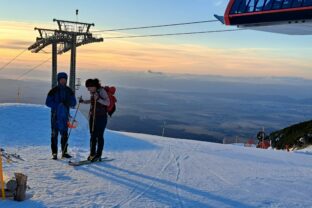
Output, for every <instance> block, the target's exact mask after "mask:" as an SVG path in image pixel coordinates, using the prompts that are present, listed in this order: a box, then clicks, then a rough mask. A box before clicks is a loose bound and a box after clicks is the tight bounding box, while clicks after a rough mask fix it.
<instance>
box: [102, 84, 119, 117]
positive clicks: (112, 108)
mask: <svg viewBox="0 0 312 208" xmlns="http://www.w3.org/2000/svg"><path fill="white" fill-rule="evenodd" d="M104 90H105V91H106V93H107V95H108V98H109V101H110V104H109V106H107V114H108V115H109V116H110V117H112V115H113V113H114V112H115V111H116V103H117V99H116V97H115V93H116V87H109V86H105V87H104Z"/></svg>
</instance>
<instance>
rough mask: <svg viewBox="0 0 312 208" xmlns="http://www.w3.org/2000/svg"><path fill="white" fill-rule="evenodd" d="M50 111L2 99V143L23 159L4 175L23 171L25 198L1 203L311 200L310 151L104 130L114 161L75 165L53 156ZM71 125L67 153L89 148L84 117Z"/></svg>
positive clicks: (303, 203)
mask: <svg viewBox="0 0 312 208" xmlns="http://www.w3.org/2000/svg"><path fill="white" fill-rule="evenodd" d="M49 115H50V111H49V109H48V108H45V107H43V106H37V105H15V104H6V105H0V145H1V147H5V148H6V149H7V150H8V151H11V152H18V153H19V154H20V155H21V156H22V157H24V158H25V159H26V161H25V162H19V163H14V164H12V163H11V164H7V163H5V164H4V170H5V172H6V174H8V175H12V173H13V172H23V173H25V174H26V175H28V184H29V186H30V187H31V189H30V190H29V191H28V200H27V201H24V202H20V203H17V202H14V201H9V200H8V201H0V207H1V208H2V207H3V208H4V207H5V208H10V207H26V208H27V207H31V208H34V207H84V208H85V207H105V208H107V207H132V208H137V207H194V208H195V207H196V208H200V207H311V206H312V199H311V193H312V186H311V181H312V157H311V155H309V154H297V153H287V152H281V151H272V150H269V151H268V150H258V149H255V148H244V147H239V146H233V145H221V144H213V143H204V142H196V141H187V140H178V139H170V138H162V137H157V136H150V135H142V134H132V133H122V132H113V131H107V132H106V134H105V155H106V156H108V157H110V158H114V159H115V160H114V161H112V162H109V163H96V164H92V165H88V166H83V167H77V168H73V167H70V166H68V165H67V161H65V160H58V161H53V160H51V159H50V154H51V153H50V147H49V145H50V124H49V122H50V118H49ZM78 118H79V123H80V125H79V128H78V129H75V130H74V131H73V132H72V136H71V138H70V152H71V153H72V154H73V155H74V157H75V158H76V159H82V158H85V157H86V156H87V155H88V145H89V135H88V128H87V121H86V120H85V119H84V118H83V117H82V116H81V115H79V116H78Z"/></svg>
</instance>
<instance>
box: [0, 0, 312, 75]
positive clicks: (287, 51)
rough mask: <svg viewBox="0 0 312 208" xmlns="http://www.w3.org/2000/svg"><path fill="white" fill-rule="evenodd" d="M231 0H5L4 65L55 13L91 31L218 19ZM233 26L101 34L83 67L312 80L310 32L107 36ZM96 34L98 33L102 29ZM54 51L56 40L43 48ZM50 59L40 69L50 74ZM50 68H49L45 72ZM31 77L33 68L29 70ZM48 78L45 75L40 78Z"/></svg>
mask: <svg viewBox="0 0 312 208" xmlns="http://www.w3.org/2000/svg"><path fill="white" fill-rule="evenodd" d="M227 3H228V0H170V1H169V0H157V1H155V0H127V1H125V0H93V1H86V0H66V1H64V0H63V1H61V0H27V1H22V0H0V4H1V7H0V25H1V27H0V67H1V66H2V65H3V64H5V63H7V62H8V61H9V60H11V59H12V58H13V57H14V56H16V55H17V54H18V53H20V52H21V51H22V50H23V49H25V48H27V47H28V46H30V45H31V44H32V43H33V42H35V40H36V37H37V36H38V32H37V31H34V27H42V28H56V26H57V25H56V23H54V22H53V21H52V20H53V18H57V19H66V20H76V16H75V10H76V9H79V16H78V20H79V21H82V22H90V23H95V27H94V28H92V29H93V30H103V29H111V28H124V27H136V26H148V25H158V24H170V23H180V22H191V21H202V20H211V19H214V17H213V15H214V14H219V15H223V13H224V11H225V8H226V5H227ZM223 29H235V28H233V27H226V26H224V25H222V24H221V23H218V22H216V23H209V24H198V25H189V26H179V27H171V28H169V27H168V28H158V29H149V30H136V31H123V32H122V33H112V32H110V33H104V34H103V33H101V34H100V35H101V36H102V37H103V38H104V42H103V43H96V44H89V45H85V46H81V47H80V48H78V50H77V53H78V56H77V70H78V74H79V71H82V72H86V71H90V70H91V71H99V73H100V71H103V70H113V71H126V72H146V71H148V70H152V71H156V72H163V73H170V74H196V75H221V76H242V77H247V76H281V77H285V76H286V77H304V78H308V79H312V64H311V61H310V59H311V58H310V54H311V52H312V39H311V36H289V35H282V34H273V33H265V32H258V31H238V32H225V33H217V34H201V35H192V36H169V37H161V38H160V37H157V38H156V37H153V38H137V39H122V40H117V39H111V40H109V39H107V40H105V38H106V37H114V36H124V35H139V34H158V33H174V32H192V31H205V30H223ZM97 34H98V33H97ZM44 51H45V52H50V51H51V46H49V47H47V48H45V49H44ZM50 56H51V54H49V53H47V54H46V53H38V54H34V53H30V52H29V51H27V52H25V53H24V54H23V55H21V56H20V57H19V58H18V59H17V60H16V61H14V62H13V63H12V64H10V65H9V66H8V67H7V68H6V69H5V70H2V71H0V77H2V78H3V77H10V78H16V77H19V76H20V75H21V74H23V73H24V72H25V71H27V70H29V69H30V68H32V67H34V66H36V65H38V64H40V63H41V62H42V61H44V60H47V59H48V58H49V57H50ZM58 60H59V63H58V64H59V66H58V67H59V70H62V71H68V68H69V60H70V57H69V53H66V54H64V55H61V56H59V57H58ZM50 68H51V63H50V62H47V63H46V64H44V65H42V66H41V67H39V68H38V69H37V70H38V71H44V72H46V76H45V77H48V76H50ZM43 74H44V73H43ZM27 77H28V78H31V77H32V73H29V74H28V75H27ZM42 78H44V77H42Z"/></svg>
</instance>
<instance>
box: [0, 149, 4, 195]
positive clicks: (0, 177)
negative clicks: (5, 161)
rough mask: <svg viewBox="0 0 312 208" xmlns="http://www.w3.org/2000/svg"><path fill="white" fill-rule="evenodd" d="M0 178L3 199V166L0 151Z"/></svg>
mask: <svg viewBox="0 0 312 208" xmlns="http://www.w3.org/2000/svg"><path fill="white" fill-rule="evenodd" d="M0 180H1V192H2V199H3V200H5V192H4V180H3V168H2V152H0Z"/></svg>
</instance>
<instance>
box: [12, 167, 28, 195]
mask: <svg viewBox="0 0 312 208" xmlns="http://www.w3.org/2000/svg"><path fill="white" fill-rule="evenodd" d="M15 178H16V182H17V188H16V195H15V196H14V200H16V201H24V200H25V198H26V189H27V176H26V175H24V174H22V173H15Z"/></svg>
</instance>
